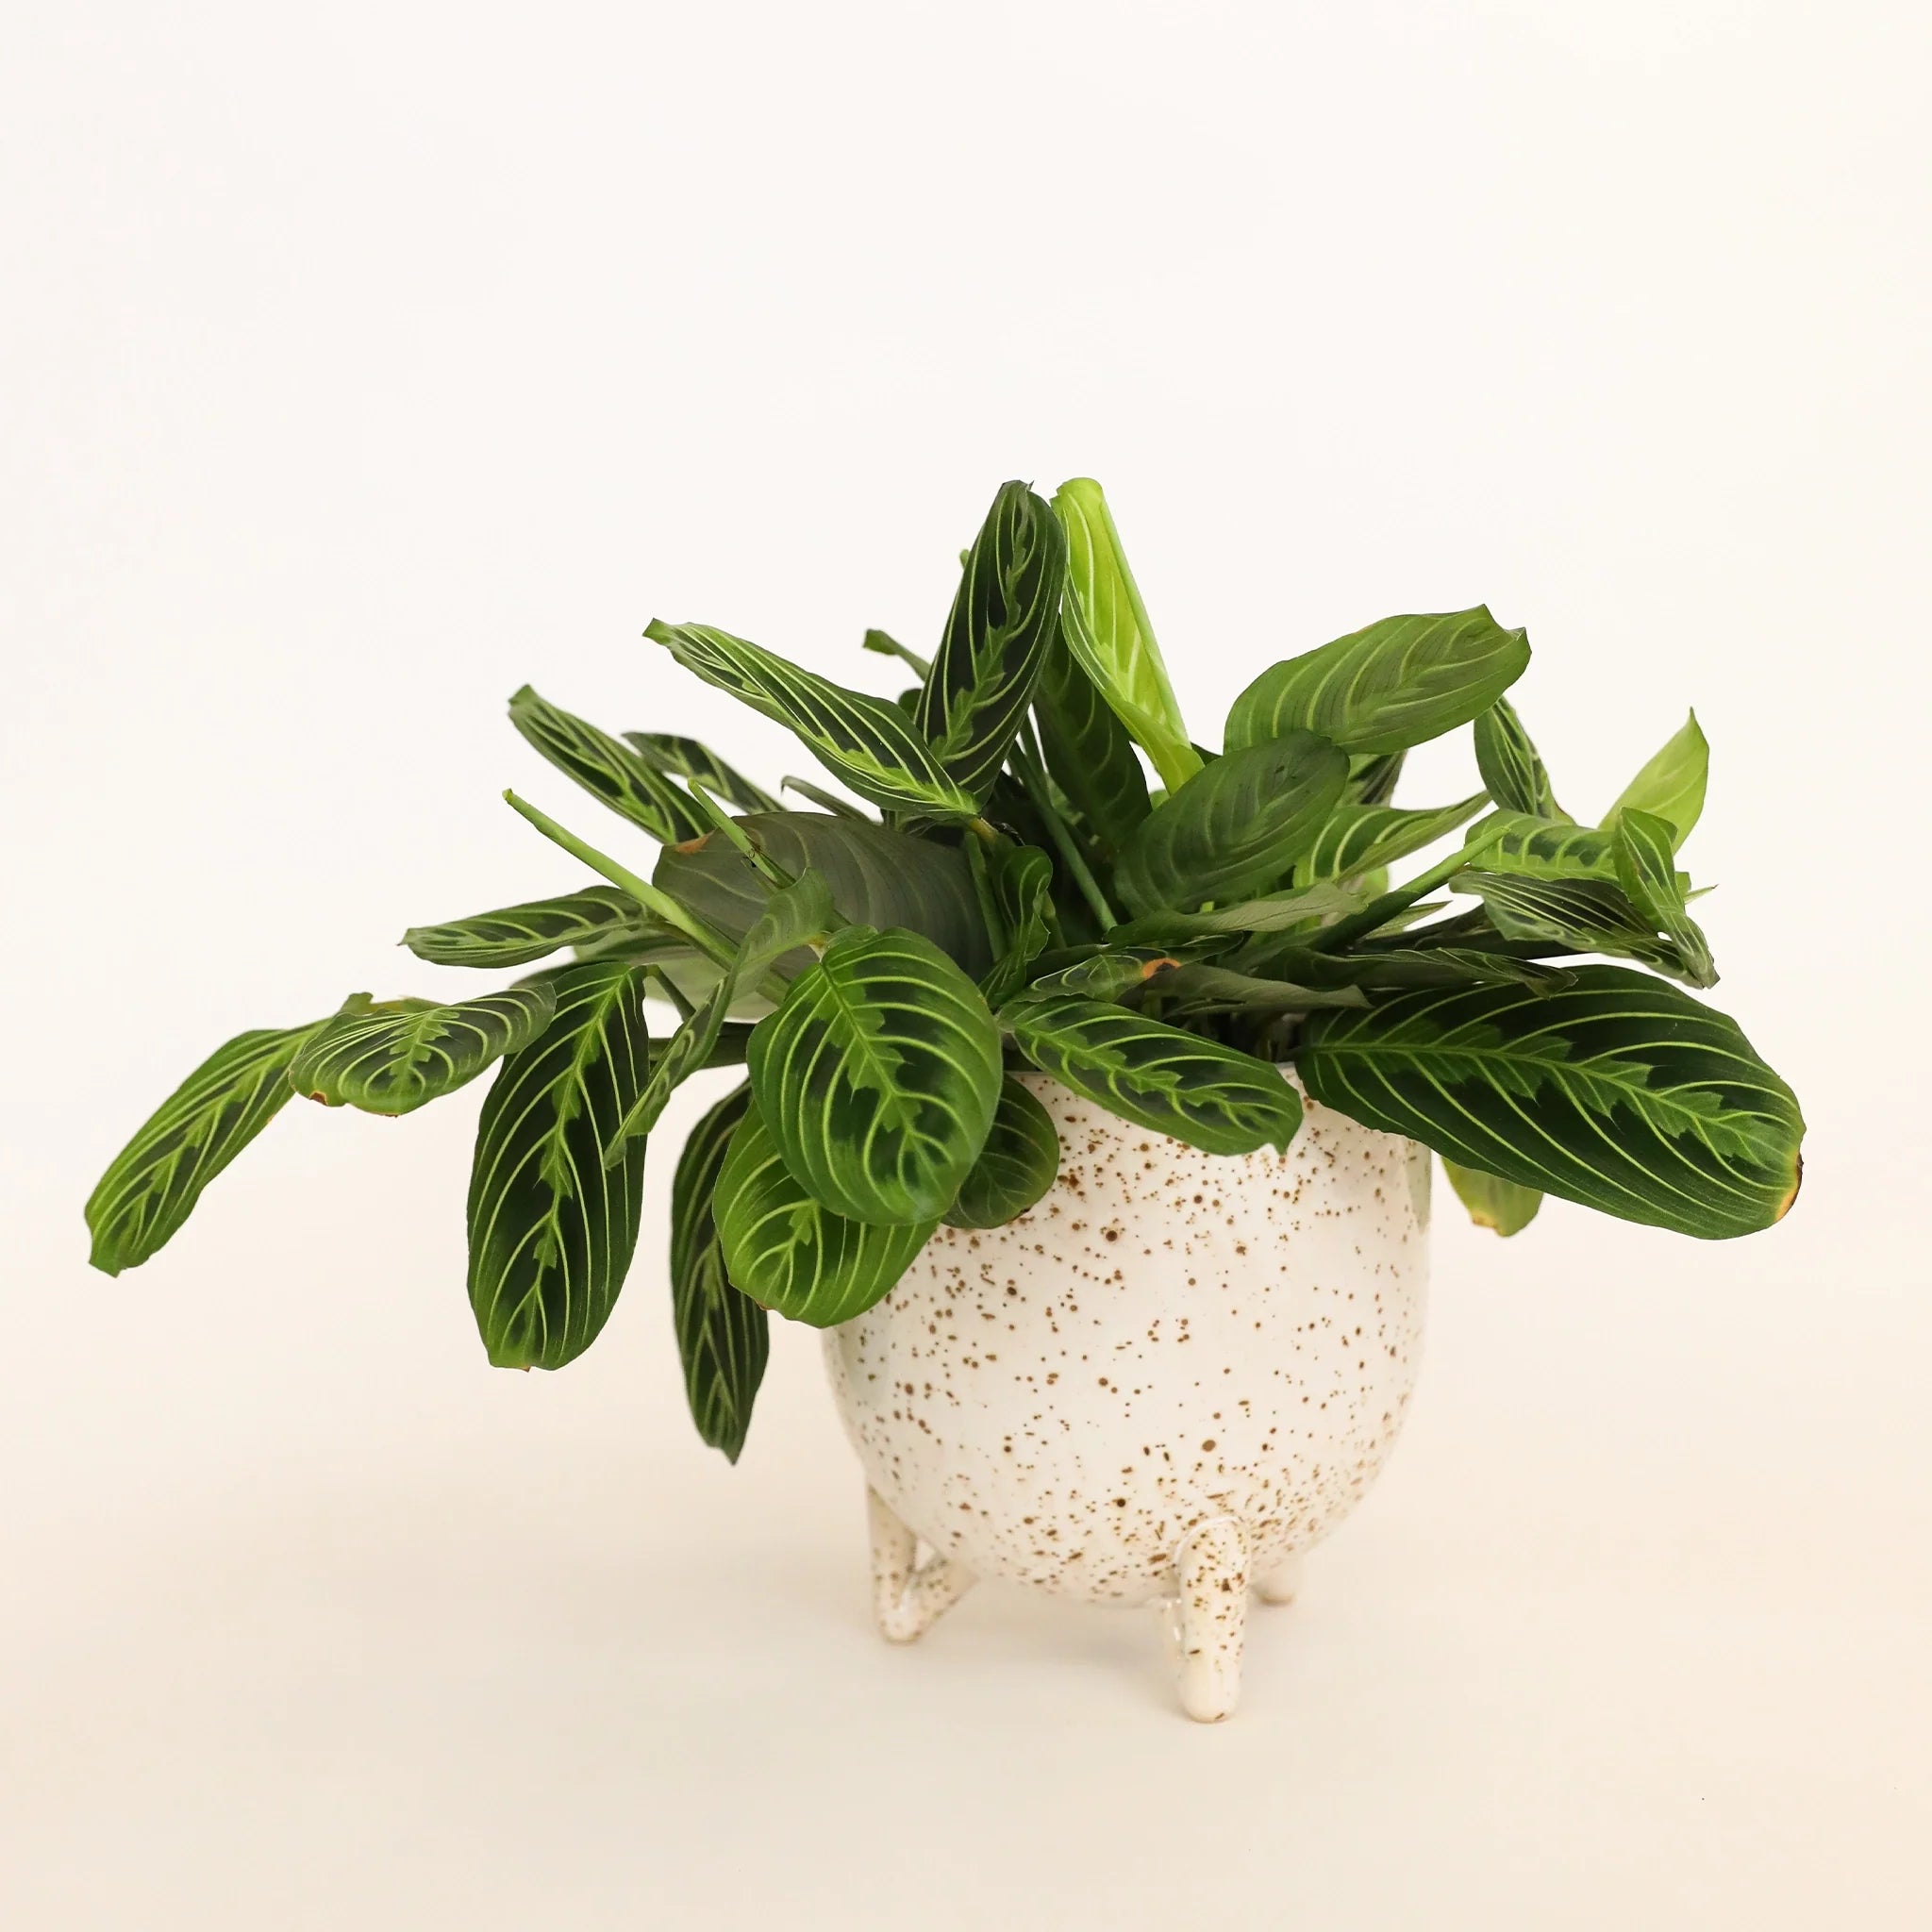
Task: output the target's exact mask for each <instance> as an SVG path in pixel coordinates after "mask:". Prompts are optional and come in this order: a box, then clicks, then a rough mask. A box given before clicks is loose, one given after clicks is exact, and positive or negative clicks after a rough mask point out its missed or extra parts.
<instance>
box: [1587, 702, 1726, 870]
mask: <svg viewBox="0 0 1932 1932" xmlns="http://www.w3.org/2000/svg"><path fill="white" fill-rule="evenodd" d="M1709 777H1710V746H1709V744H1708V743H1707V741H1706V740H1705V736H1704V729H1703V726H1702V725H1700V724H1698V722H1697V713H1696V712H1695V711H1692V712H1691V716H1690V718H1689V719H1688V720H1687V721H1686V723H1685V724H1684V727H1683V729H1682V730H1680V731H1679V732H1677V733H1676V735H1675V736H1674V738H1672V739H1671V741H1669V743H1667V744H1666V745H1665V746H1664V747H1663V749H1662V750H1661V751H1659V752H1658V753H1657V756H1656V757H1655V758H1652V759H1651V760H1650V762H1649V763H1648V764H1647V765H1645V766H1644V768H1643V769H1642V771H1641V772H1639V773H1638V774H1637V775H1636V777H1634V778H1633V779H1631V781H1630V782H1629V784H1627V785H1626V786H1624V791H1623V795H1622V796H1621V797H1620V798H1619V799H1618V800H1617V802H1616V804H1615V805H1613V806H1612V807H1611V808H1610V809H1609V811H1608V812H1607V814H1606V815H1605V818H1604V829H1605V830H1606V831H1608V830H1611V829H1613V828H1614V827H1615V825H1616V823H1617V815H1618V814H1619V813H1620V812H1624V811H1647V812H1654V813H1656V815H1657V817H1658V818H1660V819H1662V820H1663V821H1664V822H1665V823H1666V824H1669V825H1670V827H1671V829H1672V832H1673V834H1674V838H1673V840H1672V844H1673V846H1674V847H1678V846H1681V845H1682V844H1683V842H1684V841H1685V840H1686V839H1688V838H1689V837H1690V836H1691V831H1692V829H1693V828H1694V827H1695V825H1696V824H1697V821H1698V819H1699V818H1701V817H1702V816H1703V813H1704V792H1705V787H1706V785H1707V783H1708V781H1709Z"/></svg>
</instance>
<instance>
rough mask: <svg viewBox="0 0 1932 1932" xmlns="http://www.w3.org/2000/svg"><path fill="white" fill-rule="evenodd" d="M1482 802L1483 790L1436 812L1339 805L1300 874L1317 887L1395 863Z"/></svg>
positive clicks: (1297, 869)
mask: <svg viewBox="0 0 1932 1932" xmlns="http://www.w3.org/2000/svg"><path fill="white" fill-rule="evenodd" d="M1483 804H1484V794H1483V793H1482V792H1480V791H1478V792H1475V793H1474V794H1473V795H1472V796H1470V797H1468V798H1465V799H1462V800H1461V801H1459V802H1458V803H1457V804H1455V805H1443V806H1438V807H1437V808H1435V809H1434V810H1433V811H1404V810H1401V809H1399V808H1396V807H1395V806H1392V805H1338V806H1337V807H1336V808H1335V809H1334V810H1333V811H1331V812H1330V813H1329V814H1328V818H1327V821H1326V823H1325V824H1324V825H1323V826H1322V829H1321V830H1320V831H1319V832H1318V833H1317V834H1316V835H1315V842H1314V844H1313V845H1312V846H1310V847H1309V849H1308V854H1307V858H1304V859H1303V860H1302V861H1301V862H1300V864H1298V865H1297V866H1296V867H1295V878H1296V880H1297V882H1298V883H1300V884H1304V885H1312V884H1315V883H1317V882H1319V881H1321V880H1323V879H1345V878H1354V877H1356V876H1357V875H1358V874H1362V873H1367V872H1374V870H1376V869H1377V868H1378V867H1381V866H1385V865H1392V864H1393V863H1394V862H1395V860H1397V859H1398V858H1407V857H1408V856H1409V854H1410V853H1411V852H1420V851H1421V850H1422V849H1423V847H1424V845H1432V844H1434V843H1435V841H1437V840H1438V839H1440V838H1441V837H1442V835H1443V834H1444V833H1445V832H1453V831H1454V830H1455V829H1456V827H1457V825H1459V824H1462V822H1463V821H1464V820H1465V819H1468V818H1471V817H1473V816H1474V814H1475V813H1476V812H1478V811H1480V810H1481V809H1482V808H1483Z"/></svg>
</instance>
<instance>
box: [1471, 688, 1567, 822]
mask: <svg viewBox="0 0 1932 1932" xmlns="http://www.w3.org/2000/svg"><path fill="white" fill-rule="evenodd" d="M1475 763H1476V770H1477V771H1479V772H1480V773H1481V774H1483V784H1484V785H1485V786H1486V787H1487V788H1488V790H1489V794H1490V796H1491V798H1493V799H1494V800H1495V801H1496V803H1497V804H1498V805H1499V806H1500V807H1502V808H1503V809H1504V810H1505V811H1522V812H1527V813H1528V814H1529V815H1530V817H1532V818H1538V819H1557V820H1558V821H1560V822H1561V823H1562V824H1566V825H1567V824H1570V822H1571V821H1570V814H1569V813H1568V812H1567V811H1565V810H1564V809H1563V808H1562V807H1561V806H1560V805H1558V804H1557V796H1556V793H1555V792H1554V791H1551V789H1550V774H1549V772H1548V770H1547V768H1546V767H1545V766H1544V764H1543V761H1542V759H1541V757H1540V756H1539V755H1538V752H1537V748H1536V746H1535V745H1534V744H1533V743H1532V742H1531V741H1530V736H1529V733H1528V732H1527V731H1525V730H1524V728H1523V720H1522V719H1521V718H1519V717H1518V716H1517V715H1516V707H1515V706H1514V705H1512V704H1511V703H1510V702H1509V700H1508V699H1507V698H1498V699H1497V700H1496V702H1495V703H1494V704H1493V705H1491V707H1490V708H1489V709H1488V710H1487V711H1484V712H1482V713H1480V714H1479V715H1478V717H1477V718H1476V721H1475Z"/></svg>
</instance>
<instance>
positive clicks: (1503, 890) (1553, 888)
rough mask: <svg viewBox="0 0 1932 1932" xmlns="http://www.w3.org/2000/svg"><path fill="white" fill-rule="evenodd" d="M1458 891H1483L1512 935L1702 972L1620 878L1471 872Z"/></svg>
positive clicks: (1675, 974)
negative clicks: (1634, 901)
mask: <svg viewBox="0 0 1932 1932" xmlns="http://www.w3.org/2000/svg"><path fill="white" fill-rule="evenodd" d="M1457 891H1467V892H1474V893H1476V894H1478V895H1479V896H1480V897H1481V899H1482V902H1483V908H1484V910H1485V911H1487V912H1488V914H1489V916H1490V919H1491V923H1492V924H1494V926H1495V928H1496V930H1497V931H1498V932H1499V933H1502V934H1503V935H1504V936H1505V937H1506V938H1507V939H1516V940H1554V941H1556V942H1557V944H1559V945H1560V946H1562V948H1563V949H1564V951H1565V952H1569V953H1604V954H1607V955H1608V956H1609V957H1610V958H1613V959H1636V960H1638V961H1640V962H1641V964H1643V965H1645V966H1648V967H1651V968H1652V969H1653V970H1654V971H1656V972H1658V973H1667V974H1670V976H1671V977H1672V978H1673V979H1686V980H1692V979H1694V978H1695V977H1696V974H1697V970H1698V963H1697V962H1696V961H1693V960H1690V959H1687V958H1684V956H1683V955H1682V954H1681V953H1679V952H1678V950H1677V948H1676V946H1675V945H1674V943H1673V942H1672V941H1669V940H1666V939H1662V938H1659V937H1658V935H1657V931H1656V930H1655V929H1654V928H1653V927H1651V926H1649V925H1647V924H1645V923H1644V919H1643V915H1642V914H1641V912H1639V911H1638V909H1637V908H1636V907H1634V906H1633V905H1631V903H1630V901H1629V899H1628V898H1627V897H1626V896H1625V895H1624V891H1623V889H1622V888H1621V887H1620V886H1618V885H1617V884H1615V883H1614V881H1610V880H1606V879H1544V878H1517V877H1509V876H1507V875H1505V874H1499V873H1486V872H1470V873H1464V874H1462V875H1461V876H1460V877H1459V878H1458V879H1457Z"/></svg>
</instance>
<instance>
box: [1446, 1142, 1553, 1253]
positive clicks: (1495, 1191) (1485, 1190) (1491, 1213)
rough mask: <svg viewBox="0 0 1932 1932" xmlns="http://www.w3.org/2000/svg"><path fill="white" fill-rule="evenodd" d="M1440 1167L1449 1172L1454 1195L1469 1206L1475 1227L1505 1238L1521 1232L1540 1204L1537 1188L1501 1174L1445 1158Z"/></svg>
mask: <svg viewBox="0 0 1932 1932" xmlns="http://www.w3.org/2000/svg"><path fill="white" fill-rule="evenodd" d="M1442 1171H1443V1173H1444V1174H1447V1175H1448V1176H1449V1185H1450V1186H1451V1187H1452V1188H1454V1189H1455V1190H1456V1195H1457V1199H1458V1200H1459V1201H1460V1202H1461V1203H1462V1205H1463V1206H1464V1207H1465V1208H1468V1209H1469V1218H1470V1219H1471V1220H1472V1221H1473V1222H1474V1223H1475V1224H1476V1225H1477V1226H1478V1227H1488V1228H1493V1229H1494V1230H1495V1231H1496V1233H1498V1234H1499V1235H1502V1236H1503V1237H1504V1238H1505V1239H1506V1240H1507V1238H1508V1237H1509V1236H1510V1235H1512V1234H1521V1233H1522V1232H1523V1230H1524V1228H1525V1227H1527V1226H1528V1225H1529V1224H1530V1223H1531V1222H1532V1221H1534V1220H1535V1219H1536V1210H1537V1209H1538V1208H1541V1206H1542V1205H1543V1197H1542V1191H1541V1189H1540V1188H1525V1187H1523V1186H1521V1185H1520V1184H1519V1183H1518V1182H1516V1181H1506V1180H1505V1179H1504V1178H1503V1176H1502V1175H1501V1174H1485V1173H1484V1172H1483V1171H1482V1169H1481V1168H1479V1167H1463V1166H1460V1165H1458V1164H1457V1162H1456V1161H1453V1160H1445V1161H1443V1163H1442Z"/></svg>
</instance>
